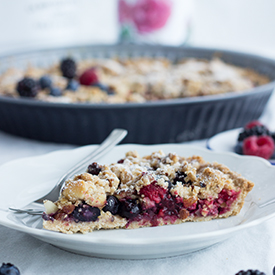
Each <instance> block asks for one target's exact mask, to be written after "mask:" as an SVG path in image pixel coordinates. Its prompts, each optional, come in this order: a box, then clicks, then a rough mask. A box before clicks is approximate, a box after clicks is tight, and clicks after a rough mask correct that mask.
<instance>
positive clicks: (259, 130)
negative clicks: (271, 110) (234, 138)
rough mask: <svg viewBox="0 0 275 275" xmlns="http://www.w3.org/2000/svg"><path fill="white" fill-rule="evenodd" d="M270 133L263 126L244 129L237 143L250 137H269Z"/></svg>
mask: <svg viewBox="0 0 275 275" xmlns="http://www.w3.org/2000/svg"><path fill="white" fill-rule="evenodd" d="M271 134H272V133H271V132H270V131H269V130H268V129H267V127H266V126H264V125H257V126H255V127H253V128H250V129H244V130H243V131H242V132H241V133H240V134H239V136H238V141H243V140H244V139H246V138H247V137H250V136H263V135H266V136H270V135H271Z"/></svg>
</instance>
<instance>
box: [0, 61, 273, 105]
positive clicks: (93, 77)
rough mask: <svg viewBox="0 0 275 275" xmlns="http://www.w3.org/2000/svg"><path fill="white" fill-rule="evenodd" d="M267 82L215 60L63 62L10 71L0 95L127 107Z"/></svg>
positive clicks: (1, 78)
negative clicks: (44, 66) (120, 104)
mask: <svg viewBox="0 0 275 275" xmlns="http://www.w3.org/2000/svg"><path fill="white" fill-rule="evenodd" d="M269 81H270V80H269V79H268V78H267V77H266V76H264V75H260V74H258V73H257V72H255V71H253V70H251V69H249V68H241V67H237V66H233V65H230V64H227V63H225V62H223V61H222V60H221V59H219V58H213V59H212V60H202V59H195V58H187V59H183V60H180V61H179V62H177V63H172V62H171V61H170V60H169V59H167V58H149V57H140V58H128V59H115V58H114V59H91V60H82V61H75V60H74V59H72V58H66V59H63V60H61V61H60V63H59V64H55V65H53V66H51V67H48V68H38V67H32V66H29V67H28V68H27V69H26V70H19V69H17V68H10V69H8V70H7V71H5V72H4V73H2V75H1V76H0V95H4V96H9V97H15V98H16V97H20V96H21V97H28V98H34V99H36V100H42V101H48V102H60V103H75V102H82V103H87V102H88V103H103V102H105V103H125V102H139V103H142V102H146V101H154V100H162V99H174V98H185V97H195V96H204V95H215V94H224V93H229V92H235V91H244V90H249V89H252V88H253V87H255V86H259V85H263V84H266V83H268V82H269Z"/></svg>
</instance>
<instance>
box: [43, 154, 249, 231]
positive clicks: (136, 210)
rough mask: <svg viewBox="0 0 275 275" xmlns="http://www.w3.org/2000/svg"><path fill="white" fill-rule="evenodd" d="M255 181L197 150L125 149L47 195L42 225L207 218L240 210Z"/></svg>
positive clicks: (75, 227)
mask: <svg viewBox="0 0 275 275" xmlns="http://www.w3.org/2000/svg"><path fill="white" fill-rule="evenodd" d="M252 187H253V183H252V182H250V181H248V180H246V179H244V178H243V177H242V176H241V175H239V174H237V173H235V172H232V171H231V170H229V169H228V168H227V167H226V166H224V165H222V164H218V163H208V162H205V161H204V160H203V159H202V158H201V157H199V156H192V157H188V158H184V157H180V156H178V155H177V154H175V153H169V154H165V153H164V152H162V151H158V152H154V153H152V154H151V155H148V156H145V157H140V156H139V155H138V154H137V152H135V151H131V152H128V153H126V155H125V158H123V159H120V160H119V161H118V162H117V163H113V164H110V165H101V164H99V163H95V162H94V163H91V164H90V165H89V166H88V168H87V171H86V172H85V173H82V174H80V175H76V176H75V177H74V178H73V179H70V180H68V181H67V182H66V184H65V186H64V188H63V190H62V193H61V196H60V198H59V199H58V201H56V202H50V201H45V209H46V211H45V213H44V214H43V220H44V223H43V224H44V227H45V228H46V229H50V230H57V231H61V232H65V233H72V232H79V231H80V232H88V231H92V230H94V229H101V228H106V229H110V228H139V227H145V226H160V225H167V224H178V223H182V222H185V221H204V220H205V221H206V220H211V219H214V218H226V217H229V216H231V215H236V214H238V213H239V211H240V209H241V207H242V205H243V203H244V198H245V196H246V195H247V193H248V192H249V191H250V190H251V189H252Z"/></svg>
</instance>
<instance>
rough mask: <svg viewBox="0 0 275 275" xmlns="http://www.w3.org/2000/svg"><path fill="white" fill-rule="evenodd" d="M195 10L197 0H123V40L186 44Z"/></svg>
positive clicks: (119, 11) (121, 2) (121, 30)
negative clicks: (194, 0)
mask: <svg viewBox="0 0 275 275" xmlns="http://www.w3.org/2000/svg"><path fill="white" fill-rule="evenodd" d="M192 14H193V0H119V1H118V19H119V24H120V42H134V43H149V44H150V43H152V44H165V45H183V44H185V43H186V42H187V41H188V39H189V38H190V34H191V31H192Z"/></svg>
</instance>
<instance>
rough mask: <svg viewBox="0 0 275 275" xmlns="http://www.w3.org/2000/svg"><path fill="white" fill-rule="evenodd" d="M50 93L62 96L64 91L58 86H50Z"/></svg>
mask: <svg viewBox="0 0 275 275" xmlns="http://www.w3.org/2000/svg"><path fill="white" fill-rule="evenodd" d="M50 95H52V96H62V91H61V90H60V89H59V88H58V87H51V88H50Z"/></svg>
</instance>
